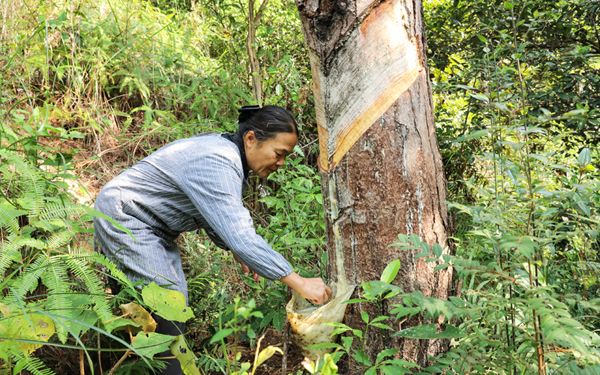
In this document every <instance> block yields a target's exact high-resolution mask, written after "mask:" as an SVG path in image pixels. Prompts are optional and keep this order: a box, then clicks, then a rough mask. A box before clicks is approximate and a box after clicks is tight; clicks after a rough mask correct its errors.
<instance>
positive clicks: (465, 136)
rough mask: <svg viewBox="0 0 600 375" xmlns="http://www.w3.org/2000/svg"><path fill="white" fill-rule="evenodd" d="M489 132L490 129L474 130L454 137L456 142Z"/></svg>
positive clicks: (478, 136) (479, 136)
mask: <svg viewBox="0 0 600 375" xmlns="http://www.w3.org/2000/svg"><path fill="white" fill-rule="evenodd" d="M489 132H490V129H482V130H475V131H473V132H471V133H469V134H467V135H463V136H462V137H458V138H457V139H456V142H464V141H468V140H469V139H475V138H481V137H483V136H485V135H487V134H488V133H489Z"/></svg>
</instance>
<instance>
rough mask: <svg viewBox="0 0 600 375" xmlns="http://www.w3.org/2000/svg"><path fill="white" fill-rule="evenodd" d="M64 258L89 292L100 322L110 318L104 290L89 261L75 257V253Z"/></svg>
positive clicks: (111, 315)
mask: <svg viewBox="0 0 600 375" xmlns="http://www.w3.org/2000/svg"><path fill="white" fill-rule="evenodd" d="M65 259H66V260H67V265H68V267H69V269H70V270H71V271H72V272H73V273H74V274H75V276H76V277H77V278H79V279H80V280H81V281H82V282H83V284H84V285H85V287H86V289H87V290H88V292H89V293H90V298H91V300H92V302H93V303H94V307H93V308H94V311H96V313H98V316H99V317H100V319H101V320H102V322H106V321H109V320H111V319H112V318H113V314H112V313H111V311H110V305H109V303H108V302H107V300H106V292H105V291H104V288H103V287H102V283H101V282H100V279H99V278H98V276H97V275H96V273H95V272H94V269H93V268H92V267H91V265H90V263H89V262H87V261H86V260H85V259H82V258H80V257H77V256H76V254H69V256H66V257H65Z"/></svg>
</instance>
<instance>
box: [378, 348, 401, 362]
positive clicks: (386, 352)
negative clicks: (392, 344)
mask: <svg viewBox="0 0 600 375" xmlns="http://www.w3.org/2000/svg"><path fill="white" fill-rule="evenodd" d="M398 351H399V350H398V349H394V348H392V349H385V350H382V351H381V352H379V354H377V360H376V361H375V363H379V362H381V361H382V360H383V359H384V358H385V357H389V356H392V355H394V354H396V353H398Z"/></svg>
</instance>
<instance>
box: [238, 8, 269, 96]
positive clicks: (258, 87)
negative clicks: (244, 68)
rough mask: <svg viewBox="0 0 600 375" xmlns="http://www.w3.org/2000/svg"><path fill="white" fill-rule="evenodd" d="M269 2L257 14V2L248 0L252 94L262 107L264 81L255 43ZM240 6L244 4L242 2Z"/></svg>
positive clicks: (248, 38) (248, 46)
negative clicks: (255, 10) (255, 9)
mask: <svg viewBox="0 0 600 375" xmlns="http://www.w3.org/2000/svg"><path fill="white" fill-rule="evenodd" d="M268 3H269V0H263V2H262V4H260V7H259V9H258V12H256V14H255V13H254V5H255V0H248V37H247V38H246V49H247V50H248V60H249V65H250V75H251V79H252V92H253V93H254V100H256V104H258V105H260V106H262V101H263V91H262V82H261V81H262V79H261V76H260V64H259V62H258V56H257V55H256V51H255V49H254V43H255V42H256V29H258V26H259V25H260V20H261V18H262V16H263V13H264V11H265V8H266V7H267V4H268ZM240 5H242V8H243V4H242V3H241V1H240Z"/></svg>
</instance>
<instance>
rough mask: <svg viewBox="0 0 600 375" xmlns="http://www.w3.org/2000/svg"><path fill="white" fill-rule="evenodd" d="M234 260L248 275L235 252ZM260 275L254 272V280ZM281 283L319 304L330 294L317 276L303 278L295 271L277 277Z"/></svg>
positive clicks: (246, 269) (328, 289) (246, 267)
mask: <svg viewBox="0 0 600 375" xmlns="http://www.w3.org/2000/svg"><path fill="white" fill-rule="evenodd" d="M233 257H234V258H235V260H236V261H237V262H238V263H239V264H241V265H242V272H243V273H244V275H246V276H248V274H249V271H250V269H249V268H248V266H246V265H245V264H244V263H243V262H242V261H241V260H240V259H239V258H238V257H237V256H235V254H233ZM259 278H260V276H259V275H258V274H257V273H254V281H256V282H258V280H259ZM279 281H281V282H282V283H284V284H285V285H287V286H289V287H290V288H292V289H294V290H295V291H296V292H298V293H300V295H301V296H302V297H304V298H306V299H308V300H310V301H312V302H313V303H316V304H321V303H324V302H326V301H327V300H328V299H329V297H330V296H331V289H330V288H329V287H328V286H327V285H325V283H324V282H323V280H321V279H320V278H319V277H314V278H305V277H302V276H300V275H298V274H297V273H296V272H292V273H291V274H289V275H287V276H285V277H282V278H281V279H279Z"/></svg>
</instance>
